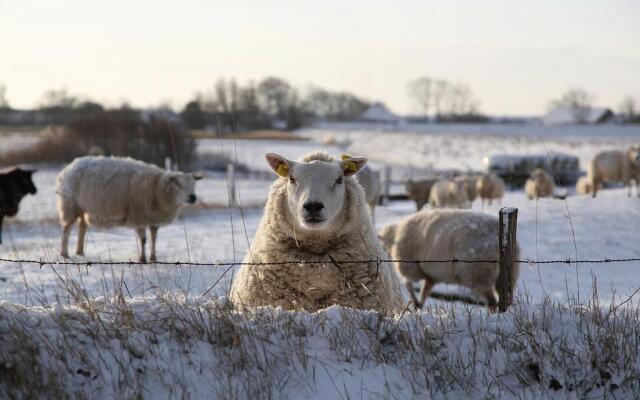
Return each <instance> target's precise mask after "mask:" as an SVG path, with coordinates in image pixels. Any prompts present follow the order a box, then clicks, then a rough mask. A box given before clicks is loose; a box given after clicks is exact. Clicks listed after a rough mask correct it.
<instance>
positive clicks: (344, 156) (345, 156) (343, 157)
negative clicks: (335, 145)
mask: <svg viewBox="0 0 640 400" xmlns="http://www.w3.org/2000/svg"><path fill="white" fill-rule="evenodd" d="M350 158H351V156H348V155H346V154H343V155H341V156H340V159H341V160H342V161H344V160H348V159H350Z"/></svg>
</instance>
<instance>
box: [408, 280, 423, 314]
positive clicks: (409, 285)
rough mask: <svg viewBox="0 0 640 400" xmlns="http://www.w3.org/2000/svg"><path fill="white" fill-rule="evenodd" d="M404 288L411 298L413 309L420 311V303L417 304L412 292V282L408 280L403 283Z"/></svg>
mask: <svg viewBox="0 0 640 400" xmlns="http://www.w3.org/2000/svg"><path fill="white" fill-rule="evenodd" d="M405 286H406V288H407V291H408V292H409V297H411V301H412V302H413V305H414V307H415V308H416V310H419V309H420V303H419V302H418V299H417V298H416V293H415V292H414V291H413V282H412V281H409V280H408V281H407V282H406V283H405Z"/></svg>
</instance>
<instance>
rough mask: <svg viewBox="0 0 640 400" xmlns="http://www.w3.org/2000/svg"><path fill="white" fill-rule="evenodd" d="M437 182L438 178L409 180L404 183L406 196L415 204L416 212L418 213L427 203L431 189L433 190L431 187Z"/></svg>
mask: <svg viewBox="0 0 640 400" xmlns="http://www.w3.org/2000/svg"><path fill="white" fill-rule="evenodd" d="M439 180H440V178H438V177H422V178H415V179H409V180H408V181H406V182H405V184H404V187H405V189H406V191H407V195H408V196H409V198H410V199H412V200H413V201H415V202H416V210H417V211H420V209H421V208H422V207H423V206H424V205H425V204H427V203H429V197H430V195H431V188H433V185H435V183H436V182H438V181H439Z"/></svg>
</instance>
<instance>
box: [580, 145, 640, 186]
mask: <svg viewBox="0 0 640 400" xmlns="http://www.w3.org/2000/svg"><path fill="white" fill-rule="evenodd" d="M587 175H588V177H589V180H590V181H591V189H592V193H593V197H596V195H597V194H598V190H600V188H601V187H602V184H603V183H604V182H622V183H624V185H625V186H627V187H628V188H629V196H631V190H632V184H631V181H635V183H636V192H637V194H638V196H640V146H636V147H631V148H629V149H627V150H626V151H617V150H611V151H603V152H600V153H598V154H597V155H596V156H595V157H594V158H593V160H592V161H591V164H590V165H589V169H588V171H587Z"/></svg>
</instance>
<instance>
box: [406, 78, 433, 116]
mask: <svg viewBox="0 0 640 400" xmlns="http://www.w3.org/2000/svg"><path fill="white" fill-rule="evenodd" d="M433 86H434V82H433V80H432V79H431V78H429V77H426V76H424V77H421V78H418V79H416V80H413V81H411V82H409V84H408V89H409V96H410V97H411V98H413V100H414V101H415V102H416V103H417V104H418V106H419V107H420V109H421V111H422V112H423V113H424V115H425V117H426V116H428V115H429V108H430V107H431V102H432V98H431V97H432V94H433V90H434V87H433Z"/></svg>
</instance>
